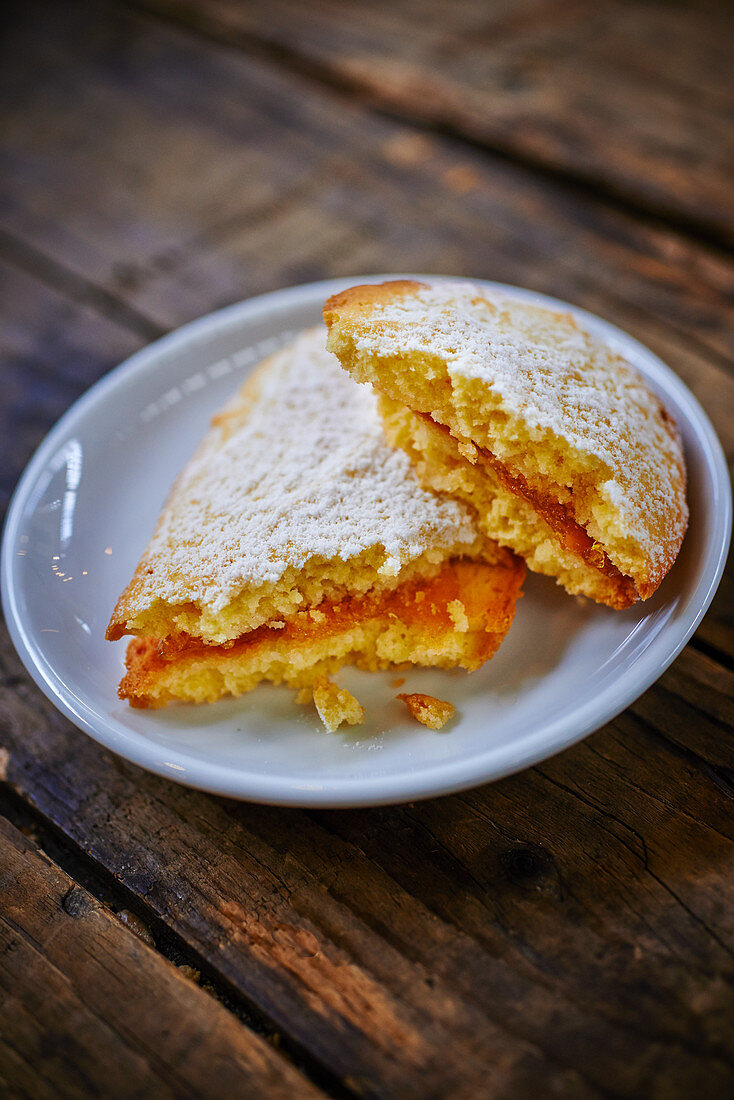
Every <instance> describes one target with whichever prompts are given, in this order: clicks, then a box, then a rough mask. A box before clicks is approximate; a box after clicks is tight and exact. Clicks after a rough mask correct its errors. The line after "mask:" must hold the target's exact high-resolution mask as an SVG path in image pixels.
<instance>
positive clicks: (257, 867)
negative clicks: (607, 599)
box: [0, 646, 734, 1097]
mask: <svg viewBox="0 0 734 1100" xmlns="http://www.w3.org/2000/svg"><path fill="white" fill-rule="evenodd" d="M2 658H3V662H4V667H3V669H2V672H3V674H4V675H3V680H7V677H8V676H10V677H11V678H12V677H15V676H17V677H19V678H20V680H21V682H20V683H19V684H18V685H17V686H16V687H15V689H14V690H13V691H12V692H9V691H4V692H3V693H2V694H1V695H0V722H1V724H2V726H3V727H4V728H5V730H6V731H7V732H6V734H5V737H4V745H5V747H6V748H7V750H8V753H9V758H8V762H7V775H8V781H9V782H10V783H11V784H12V785H13V786H14V787H15V789H16V790H17V791H18V793H19V794H20V795H21V797H22V798H24V799H25V800H26V801H27V802H28V803H29V804H30V805H32V806H33V807H35V808H36V809H37V810H38V811H39V812H40V813H42V814H43V815H44V816H45V817H47V818H48V819H50V820H51V821H53V822H54V823H55V824H56V825H57V826H58V827H59V828H61V829H62V830H63V831H64V833H65V834H67V835H68V836H70V837H71V838H73V839H74V841H75V842H76V843H77V844H79V846H80V847H81V848H82V849H83V850H84V851H85V852H86V853H88V855H89V856H90V857H91V858H92V859H94V860H95V862H96V863H98V864H99V865H100V866H101V867H104V868H106V869H107V871H108V872H110V873H111V874H112V875H113V876H114V877H115V878H116V879H118V880H120V881H121V882H122V883H124V884H125V886H127V887H128V889H130V890H132V891H133V892H134V893H135V894H136V895H137V897H138V898H139V899H140V900H141V903H143V904H144V905H145V906H146V907H147V909H148V910H149V911H150V913H151V920H153V921H154V920H155V919H160V920H163V921H165V922H166V924H167V925H168V926H169V927H171V928H172V929H173V930H174V931H175V932H176V933H177V934H178V935H180V936H181V937H183V939H184V940H185V941H186V942H187V943H188V944H190V945H191V946H192V948H193V949H194V950H195V951H197V952H198V953H199V954H200V955H201V956H202V957H203V958H205V959H207V960H208V961H209V962H210V963H211V964H212V965H214V966H216V968H217V970H218V972H219V973H220V974H221V975H222V976H223V977H224V978H225V979H226V980H227V981H228V982H229V983H231V985H232V986H233V987H234V988H236V989H237V990H239V991H240V992H241V993H242V994H243V995H245V996H246V997H247V998H248V999H249V1000H251V1001H253V1002H254V1003H256V1004H257V1005H258V1006H259V1007H260V1008H261V1010H262V1011H263V1012H265V1013H266V1015H267V1016H268V1017H269V1018H271V1019H273V1020H274V1021H275V1022H276V1023H277V1024H278V1026H280V1027H282V1028H283V1029H284V1030H286V1031H287V1032H288V1033H289V1034H290V1035H292V1036H294V1037H295V1038H296V1039H297V1041H298V1042H299V1043H302V1044H303V1045H305V1046H306V1047H307V1048H308V1049H309V1050H310V1051H311V1052H312V1054H313V1055H314V1056H315V1057H316V1058H318V1059H321V1060H323V1061H324V1062H325V1063H328V1064H329V1065H331V1066H332V1067H333V1068H334V1069H335V1070H336V1072H338V1073H339V1074H343V1075H345V1076H348V1077H349V1081H350V1084H351V1086H352V1087H353V1088H356V1089H357V1090H358V1091H359V1090H362V1091H363V1092H365V1093H366V1094H369V1095H374V1094H379V1095H381V1096H391V1095H405V1093H406V1091H411V1092H412V1093H416V1092H417V1093H420V1094H423V1093H424V1092H425V1090H426V1089H427V1088H428V1086H429V1083H430V1086H431V1088H432V1089H433V1091H434V1094H435V1095H444V1094H447V1093H448V1092H450V1093H451V1094H452V1095H454V1094H455V1095H467V1096H469V1095H476V1094H477V1090H478V1089H480V1088H481V1089H484V1090H485V1091H489V1092H492V1090H495V1091H499V1092H500V1094H502V1095H513V1096H524V1095H533V1090H535V1094H536V1095H537V1094H538V1090H541V1091H543V1090H545V1089H547V1090H551V1089H557V1090H559V1091H561V1093H562V1094H563V1095H588V1094H590V1093H591V1094H593V1095H599V1094H601V1095H615V1096H629V1097H633V1096H634V1097H636V1096H639V1097H643V1096H644V1097H647V1096H650V1095H667V1094H669V1095H681V1094H685V1095H690V1094H691V1092H692V1091H693V1090H694V1089H702V1090H704V1091H705V1092H706V1093H707V1094H709V1095H719V1094H720V1095H724V1094H726V1092H727V1091H728V1090H729V1089H731V1088H732V1087H734V1050H733V1049H732V1047H733V1046H734V1044H733V1043H732V1035H733V1034H734V1033H733V1032H732V1029H731V1026H730V1024H731V1020H732V1017H733V1015H734V965H733V964H732V958H733V957H734V924H732V919H731V914H732V912H734V906H733V904H732V903H733V902H734V898H732V896H731V895H732V892H733V891H734V887H733V886H732V883H734V875H733V874H732V871H733V870H734V835H733V834H732V830H731V823H730V808H731V789H732V788H731V786H729V787H727V780H726V776H727V775H728V774H729V769H731V768H732V766H733V765H734V756H733V752H734V750H732V746H731V744H730V743H729V742H728V741H727V740H726V739H725V738H721V737H720V736H718V734H719V733H720V730H721V728H722V726H721V722H722V720H725V718H726V711H725V710H724V709H723V708H724V707H725V705H726V699H727V696H728V695H730V694H731V692H732V680H733V679H734V677H732V675H731V674H729V673H726V672H725V671H724V670H722V669H721V668H720V666H718V665H716V664H715V663H714V662H710V661H708V659H707V658H706V657H704V656H702V655H700V654H693V653H692V652H691V653H688V654H686V655H685V657H684V659H683V660H684V664H683V666H682V675H681V673H680V672H679V671H678V666H674V667H673V669H672V670H670V671H669V672H668V673H667V674H666V676H665V677H664V679H663V682H662V686H661V687H660V688H654V689H652V695H651V693H648V695H647V696H644V697H643V699H642V700H641V701H640V703H639V704H636V705H635V707H634V708H633V710H632V712H628V715H627V716H625V717H624V718H622V719H619V720H617V722H615V723H613V724H612V725H611V726H609V727H607V729H606V730H604V731H602V732H601V733H599V734H597V735H595V736H594V737H593V738H590V739H589V740H588V742H586V743H585V744H584V745H581V746H577V747H576V748H574V749H571V750H569V751H568V752H567V753H564V754H563V755H562V756H560V757H558V758H556V759H555V760H554V761H550V762H546V763H545V764H544V765H542V766H541V767H540V768H539V769H534V770H532V771H530V772H527V773H524V774H522V775H519V776H516V777H513V778H512V779H508V780H505V781H503V782H502V783H499V784H495V785H493V786H489V787H484V788H481V789H480V790H478V791H476V792H471V793H469V794H465V795H460V796H455V797H452V798H445V799H440V800H437V801H431V802H427V803H422V804H418V805H416V806H414V807H397V808H387V809H376V810H364V811H353V812H343V813H335V812H334V813H321V814H305V813H300V812H297V811H287V810H279V809H268V808H264V807H253V806H247V805H245V804H235V803H231V802H226V801H223V800H220V799H216V798H213V797H209V796H206V795H202V794H198V793H196V792H193V791H189V790H186V789H183V788H180V787H176V786H174V785H173V784H170V783H168V782H166V781H164V780H161V779H159V778H157V777H154V776H150V775H147V774H144V773H142V772H140V771H139V770H138V769H136V768H134V767H132V766H129V765H126V764H124V763H121V762H120V761H118V760H115V759H114V758H113V757H112V756H111V755H110V754H108V753H107V752H105V751H103V750H101V749H99V748H98V747H96V746H95V745H94V744H93V743H92V742H91V741H89V740H88V739H87V738H85V737H84V736H83V735H81V734H78V733H76V732H74V731H70V730H69V727H68V724H67V723H66V722H65V720H64V719H62V718H61V717H60V716H59V715H58V714H57V713H56V712H55V711H54V710H53V709H52V708H51V707H50V705H48V704H46V703H45V702H39V700H38V698H37V695H36V693H35V691H33V690H32V689H31V688H26V687H25V685H24V683H23V682H22V675H21V674H20V672H19V669H18V665H17V660H16V658H15V657H14V655H13V654H12V653H10V652H9V651H8V649H7V648H6V646H3V648H2ZM685 662H687V663H685ZM687 676H688V677H691V678H692V679H694V681H695V684H696V685H698V686H696V688H695V692H694V694H693V696H692V695H691V693H690V692H688V691H687V690H684V689H685V684H684V683H683V679H684V678H685V677H687ZM681 691H683V692H684V695H685V702H684V704H683V706H685V707H686V708H687V711H685V712H684V711H683V709H682V704H681V694H680V693H681ZM659 692H662V693H663V694H662V696H661V695H659V694H658V693H659ZM696 693H697V694H696ZM670 694H673V695H674V697H675V698H674V702H675V706H676V707H678V708H679V712H680V717H679V718H678V719H677V721H676V724H675V727H674V728H671V712H672V711H673V710H674V709H675V708H673V707H671V702H670V699H669V698H668V696H669V695H670ZM671 737H672V738H673V740H672V741H671V740H670V738H671ZM663 776H664V782H661V777H663ZM446 1051H451V1057H450V1058H447V1057H446ZM541 1081H542V1082H543V1083H542V1084H541ZM479 1082H481V1086H480V1084H479ZM610 1082H613V1087H610Z"/></svg>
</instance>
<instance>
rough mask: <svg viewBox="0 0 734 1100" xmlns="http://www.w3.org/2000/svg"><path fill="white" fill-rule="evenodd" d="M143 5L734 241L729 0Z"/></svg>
mask: <svg viewBox="0 0 734 1100" xmlns="http://www.w3.org/2000/svg"><path fill="white" fill-rule="evenodd" d="M138 6H139V7H142V8H146V9H148V10H151V11H155V12H157V13H159V14H161V15H163V16H165V17H166V18H169V19H174V20H176V21H178V22H180V23H181V24H183V25H185V26H189V27H192V28H195V29H196V30H198V31H200V32H205V33H207V34H209V35H211V36H213V37H215V38H217V39H219V40H221V41H224V42H228V43H230V44H232V45H234V46H237V47H239V48H243V49H246V50H250V51H258V52H261V53H263V54H264V55H265V56H268V57H271V58H273V59H275V60H277V61H278V62H279V63H281V64H286V65H289V66H290V67H292V68H295V69H297V70H298V71H302V72H304V73H306V74H308V75H309V76H310V77H311V78H312V79H314V80H317V81H322V82H330V83H333V84H335V85H336V86H338V87H340V88H343V89H345V90H349V91H350V92H351V93H352V94H357V95H359V96H360V97H361V98H362V100H363V101H367V102H369V103H371V104H373V105H375V106H378V107H381V108H383V109H387V110H389V111H390V112H392V113H394V114H396V115H399V116H401V117H403V118H405V119H407V120H411V121H420V122H423V123H426V124H428V125H430V126H434V127H437V128H439V129H443V130H448V131H449V132H453V133H456V134H458V135H461V136H462V137H464V138H467V139H469V140H470V141H472V142H476V143H478V144H480V145H482V146H483V147H485V148H488V149H491V150H495V151H501V152H503V153H505V154H507V155H509V156H510V157H513V158H517V159H519V160H520V161H522V162H523V163H526V164H529V165H533V166H536V167H541V168H543V169H546V170H548V171H550V172H552V173H557V174H562V175H565V176H567V177H570V178H573V179H577V180H581V181H584V182H585V183H588V184H589V185H591V186H592V187H594V188H596V189H600V190H603V191H604V192H605V193H608V194H611V195H614V196H617V197H620V198H623V199H625V200H627V201H628V202H630V203H633V204H635V205H637V206H639V207H640V208H642V209H645V210H648V211H650V212H653V213H654V214H655V215H656V216H663V217H666V218H669V219H671V220H674V221H679V222H682V223H684V224H685V225H687V226H689V227H690V228H692V229H695V230H698V231H699V232H704V233H706V234H708V235H710V236H711V237H712V238H713V239H716V240H720V241H722V242H724V243H727V244H728V245H731V244H733V243H734V185H733V184H732V169H733V168H734V136H733V134H734V131H733V130H732V126H731V120H732V118H733V117H734V83H733V82H732V80H731V59H730V46H731V6H730V5H729V4H728V3H727V2H726V0H707V2H706V3H698V4H670V3H666V2H665V0H657V2H651V0H646V2H644V3H633V4H630V3H626V2H624V0H601V2H596V3H594V4H588V3H583V2H580V0H560V2H559V0H523V2H521V3H514V4H511V5H508V4H506V3H502V2H501V0H490V2H487V0H469V2H462V3H460V4H450V5H446V4H444V3H442V2H441V0H430V2H428V3H421V4H416V3H415V2H414V0H397V2H396V0H381V2H378V3H374V4H370V11H369V17H368V18H366V17H365V11H364V5H363V4H362V3H360V2H359V0H345V2H339V3H334V2H323V3H316V4H311V5H308V8H307V10H305V11H304V8H303V6H302V5H301V4H299V3H298V2H297V0H274V2H273V3H271V4H269V5H268V10H267V18H265V17H264V14H263V10H262V8H261V6H260V5H259V4H256V3H254V4H253V3H244V4H243V3H240V2H238V0H206V2H202V0H140V2H139V3H138Z"/></svg>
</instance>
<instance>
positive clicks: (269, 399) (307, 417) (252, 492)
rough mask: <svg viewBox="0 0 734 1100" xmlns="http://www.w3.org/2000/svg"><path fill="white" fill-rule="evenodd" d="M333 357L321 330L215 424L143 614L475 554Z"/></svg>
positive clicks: (173, 508)
mask: <svg viewBox="0 0 734 1100" xmlns="http://www.w3.org/2000/svg"><path fill="white" fill-rule="evenodd" d="M325 343H326V331H325V329H324V328H323V327H319V328H315V329H312V330H309V331H307V332H304V333H302V334H301V335H300V336H299V337H297V338H296V340H295V341H294V342H293V343H292V344H291V345H289V346H288V347H287V348H285V349H283V350H281V351H279V352H277V353H276V354H275V355H273V356H271V357H270V358H269V359H268V360H266V361H265V363H263V364H261V366H260V367H259V368H258V370H257V371H256V372H255V373H254V374H253V375H252V376H251V377H250V378H249V379H248V380H247V382H246V383H245V385H244V386H243V387H242V389H241V390H240V391H239V393H238V394H237V395H236V396H235V397H234V398H233V399H232V401H231V402H230V403H229V405H227V406H226V407H225V408H224V409H223V410H222V412H221V413H220V414H219V415H218V416H217V417H215V418H214V420H213V421H212V426H211V428H210V430H209V432H208V434H207V435H206V437H205V439H204V441H203V442H202V444H201V446H200V447H199V449H198V451H197V452H196V454H195V455H194V457H193V458H192V459H191V460H190V462H189V463H188V465H187V466H186V467H185V468H184V470H183V471H182V473H181V474H180V476H179V478H178V480H177V481H176V483H175V485H174V487H173V489H172V491H171V495H170V497H169V499H168V501H167V503H166V505H165V507H164V509H163V512H162V514H161V517H160V520H159V522H158V526H157V528H156V531H155V533H154V535H153V538H152V539H151V541H150V543H149V545H148V547H147V549H146V552H145V554H144V557H143V560H142V562H141V565H140V566H139V567H138V571H137V573H136V578H137V583H136V586H135V587H136V591H135V603H136V604H137V605H138V606H144V605H146V604H149V603H150V602H151V601H152V600H153V599H155V598H160V599H164V600H167V601H170V602H180V601H184V600H193V601H196V602H199V603H201V604H202V605H206V606H208V607H212V608H214V609H216V608H219V607H223V606H225V604H226V603H227V602H228V601H229V600H230V599H231V598H232V597H233V596H234V595H236V594H237V593H238V592H240V591H242V590H243V589H246V588H249V587H257V586H260V585H263V584H269V583H270V584H274V583H277V582H278V581H279V580H280V579H281V578H282V576H283V574H284V573H285V571H286V569H288V568H289V567H293V568H296V569H300V568H302V567H303V566H304V564H305V563H306V562H309V561H313V560H316V561H317V562H324V563H328V562H329V561H330V560H332V559H339V560H340V561H341V562H347V563H348V562H350V561H351V560H352V559H355V558H357V557H358V556H359V555H360V554H362V552H363V551H365V550H377V551H379V552H382V553H383V555H384V557H383V560H382V563H381V565H380V567H379V568H380V571H381V572H383V573H384V574H385V575H387V576H389V575H393V574H394V575H396V574H398V572H399V571H400V568H401V567H402V566H403V565H405V564H406V563H408V562H410V561H412V560H414V559H415V558H417V557H419V556H421V555H422V554H424V553H425V552H426V551H429V552H430V551H432V550H435V551H436V552H437V556H438V558H440V557H443V556H445V555H446V554H448V553H451V552H455V550H454V548H456V547H457V546H458V547H460V548H463V547H467V548H468V547H470V546H471V544H472V543H473V542H474V541H475V539H476V531H475V528H474V525H473V523H472V521H471V519H470V515H469V510H468V509H467V508H466V507H465V506H464V505H462V504H460V503H458V502H456V501H452V500H449V499H447V498H442V497H439V496H437V495H436V494H434V493H431V492H428V491H426V490H424V489H422V488H421V487H420V486H419V484H418V481H417V479H416V477H415V475H414V473H413V471H412V468H411V465H410V461H409V459H408V458H407V456H406V455H405V454H403V453H402V452H401V451H395V450H392V448H390V447H389V445H388V444H387V442H386V440H385V438H384V435H383V431H382V427H381V422H380V420H379V417H378V414H377V407H376V399H375V397H374V395H373V393H372V391H371V389H370V387H368V386H364V385H360V384H358V383H356V382H354V381H353V380H352V379H351V378H350V377H349V375H347V374H346V373H345V372H344V371H343V370H341V368H340V366H339V363H338V361H337V360H336V358H335V357H334V356H333V355H331V354H330V353H329V352H327V351H326V348H325Z"/></svg>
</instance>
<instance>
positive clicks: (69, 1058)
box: [0, 818, 323, 1100]
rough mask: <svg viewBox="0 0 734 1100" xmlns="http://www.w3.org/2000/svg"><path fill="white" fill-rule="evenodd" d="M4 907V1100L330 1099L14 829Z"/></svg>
mask: <svg viewBox="0 0 734 1100" xmlns="http://www.w3.org/2000/svg"><path fill="white" fill-rule="evenodd" d="M0 897H2V910H1V911H0V992H1V993H2V998H1V999H0V1085H2V1086H3V1088H4V1089H7V1091H6V1092H5V1095H10V1094H12V1092H14V1091H15V1090H16V1089H17V1091H19V1092H22V1091H25V1092H26V1093H27V1095H28V1096H33V1097H37V1098H38V1100H40V1098H41V1097H58V1096H79V1095H88V1096H93V1095H94V1096H110V1097H132V1096H141V1095H150V1096H152V1095H155V1096H160V1097H168V1096H170V1097H180V1096H222V1095H225V1094H227V1093H229V1092H230V1090H231V1094H232V1095H235V1096H242V1095H248V1094H249V1095H253V1094H254V1095H267V1096H274V1097H282V1098H283V1100H286V1098H287V1100H290V1098H291V1097H293V1096H294V1095H295V1093H296V1090H297V1092H298V1095H299V1096H303V1097H313V1098H315V1097H317V1096H321V1095H323V1094H322V1093H321V1092H320V1091H319V1090H318V1089H316V1088H313V1087H312V1086H310V1085H309V1084H308V1083H307V1082H306V1081H304V1079H303V1077H302V1076H301V1075H300V1074H299V1073H298V1072H297V1070H295V1069H294V1068H293V1067H292V1066H291V1065H290V1064H289V1063H288V1062H287V1061H286V1060H285V1059H284V1058H283V1057H282V1056H281V1055H280V1054H278V1053H277V1052H276V1051H275V1050H274V1049H273V1048H272V1047H271V1046H270V1045H269V1044H268V1043H267V1042H266V1041H265V1040H264V1039H261V1038H259V1037H258V1036H256V1035H253V1034H252V1033H251V1032H249V1031H247V1029H246V1028H243V1027H241V1026H240V1025H239V1023H238V1021H237V1019H236V1018H235V1017H234V1016H232V1015H231V1013H229V1012H227V1010H226V1009H225V1008H223V1007H222V1006H221V1005H220V1004H218V1002H217V1001H216V1000H215V999H214V998H213V997H211V996H210V995H209V994H208V993H206V992H204V991H203V990H202V989H200V988H199V987H198V985H196V984H195V981H194V980H192V977H190V976H188V975H187V974H186V972H185V971H182V970H178V969H176V967H174V966H172V965H171V963H169V962H166V961H165V960H164V959H162V958H161V956H160V955H159V954H158V953H157V952H155V951H154V950H151V948H150V947H149V946H147V945H146V944H145V943H144V942H143V941H142V940H141V939H140V937H139V936H138V935H136V934H135V933H134V932H132V931H129V930H128V929H127V928H125V926H124V925H123V924H122V923H121V922H120V920H119V919H118V918H117V917H116V916H115V915H113V913H111V912H110V911H108V910H107V909H105V908H104V907H103V906H102V905H101V904H100V903H99V902H98V901H97V900H96V898H94V897H93V896H92V895H90V894H89V893H88V892H87V891H86V890H84V889H82V888H81V887H80V886H79V885H78V884H77V883H75V882H74V880H73V879H71V878H70V877H69V876H68V875H66V874H65V873H64V872H63V871H62V870H60V869H59V868H58V867H57V866H56V865H55V864H54V863H53V862H52V861H51V860H50V859H49V858H48V856H47V855H46V854H45V853H44V852H42V851H37V850H36V849H35V846H34V845H33V844H31V843H30V842H29V840H27V839H26V838H25V837H24V836H23V835H22V834H21V833H20V832H18V831H17V830H16V829H15V828H14V827H13V826H12V825H10V823H9V822H7V821H5V819H3V818H0ZM151 990H155V998H154V999H153V998H151V997H150V992H151Z"/></svg>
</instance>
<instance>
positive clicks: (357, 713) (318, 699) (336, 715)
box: [313, 678, 364, 733]
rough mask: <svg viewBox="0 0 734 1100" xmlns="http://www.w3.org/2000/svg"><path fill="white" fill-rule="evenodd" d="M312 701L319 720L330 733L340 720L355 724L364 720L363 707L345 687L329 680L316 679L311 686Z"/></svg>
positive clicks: (351, 724) (338, 724) (350, 724)
mask: <svg viewBox="0 0 734 1100" xmlns="http://www.w3.org/2000/svg"><path fill="white" fill-rule="evenodd" d="M313 701H314V704H315V706H316V710H317V711H318V712H319V715H320V717H321V721H322V722H323V723H324V725H325V726H326V728H327V729H328V730H329V732H330V733H333V732H334V730H335V729H338V728H339V726H340V725H341V724H342V722H346V723H347V725H349V726H357V725H359V723H360V722H363V721H364V707H363V706H362V705H361V703H360V702H359V701H358V700H357V699H355V698H354V696H353V695H351V694H350V692H348V691H347V689H346V688H340V687H339V685H338V684H335V683H333V681H331V680H327V679H325V678H324V679H321V680H317V681H316V682H315V683H314V686H313Z"/></svg>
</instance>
